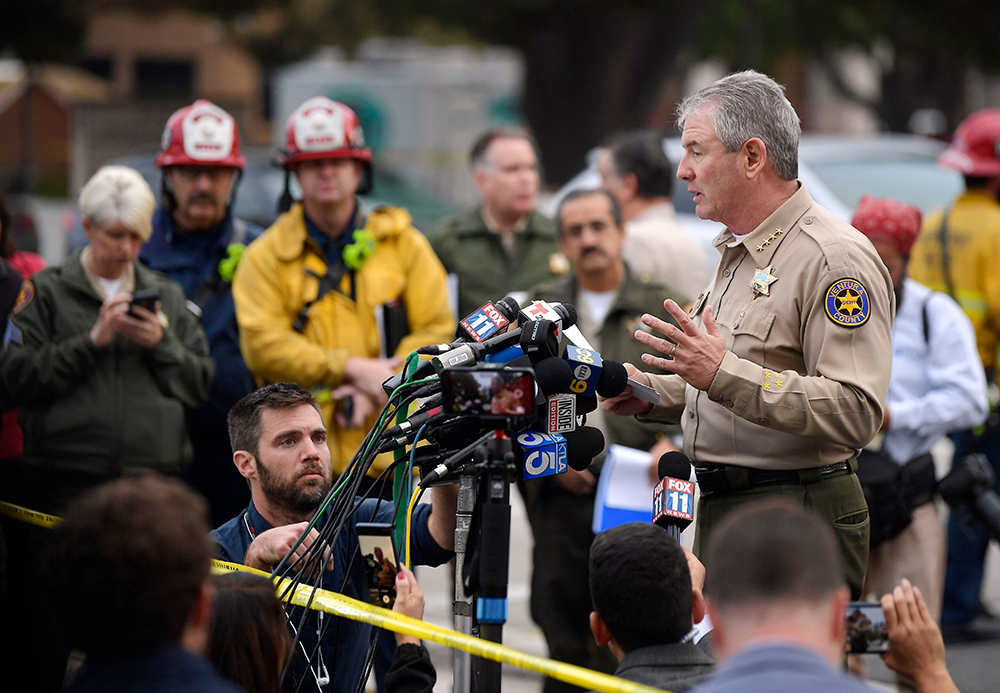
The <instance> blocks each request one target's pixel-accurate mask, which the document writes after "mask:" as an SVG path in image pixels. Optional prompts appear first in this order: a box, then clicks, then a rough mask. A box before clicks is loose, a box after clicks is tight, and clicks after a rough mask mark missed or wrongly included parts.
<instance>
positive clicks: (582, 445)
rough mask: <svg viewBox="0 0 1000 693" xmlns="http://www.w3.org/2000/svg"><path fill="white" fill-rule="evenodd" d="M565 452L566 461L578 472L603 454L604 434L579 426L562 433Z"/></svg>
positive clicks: (592, 428)
mask: <svg viewBox="0 0 1000 693" xmlns="http://www.w3.org/2000/svg"><path fill="white" fill-rule="evenodd" d="M563 437H565V438H566V445H567V452H566V458H567V459H566V461H567V464H569V466H570V467H572V468H573V469H575V470H576V471H578V472H582V471H583V470H584V469H586V468H587V467H589V466H590V463H591V462H593V461H594V458H595V457H597V456H598V455H600V454H601V453H602V452H604V446H605V441H604V433H602V432H601V429H599V428H595V427H593V426H581V427H579V428H577V429H576V430H575V431H570V432H569V433H564V434H563Z"/></svg>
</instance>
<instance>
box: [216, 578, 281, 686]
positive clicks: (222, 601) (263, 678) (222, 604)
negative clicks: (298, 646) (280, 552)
mask: <svg viewBox="0 0 1000 693" xmlns="http://www.w3.org/2000/svg"><path fill="white" fill-rule="evenodd" d="M212 584H213V585H214V586H215V589H216V592H215V602H214V606H213V613H212V623H211V626H210V627H209V633H208V652H206V656H207V657H208V659H209V661H210V662H212V664H214V665H215V668H216V670H217V671H218V672H219V674H221V675H222V676H224V677H225V678H227V679H229V680H230V681H235V682H236V683H238V684H239V685H240V686H241V687H243V688H244V689H245V690H246V691H247V693H278V691H280V690H281V669H282V667H283V666H284V663H285V659H286V658H287V656H288V652H289V650H290V649H291V637H290V636H289V634H288V626H287V624H286V619H285V611H284V609H283V608H282V607H281V602H280V601H279V600H278V598H277V596H276V595H275V591H274V583H273V582H271V581H270V580H269V579H267V578H265V577H263V576H260V575H253V574H248V573H228V574H225V575H217V576H214V577H213V578H212Z"/></svg>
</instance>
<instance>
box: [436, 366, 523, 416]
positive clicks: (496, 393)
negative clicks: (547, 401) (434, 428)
mask: <svg viewBox="0 0 1000 693" xmlns="http://www.w3.org/2000/svg"><path fill="white" fill-rule="evenodd" d="M534 376H535V374H534V371H531V370H528V369H514V368H509V367H495V366H494V367H481V366H480V367H476V368H446V369H445V370H443V371H441V387H442V395H443V397H442V402H441V404H442V408H443V409H444V410H445V411H446V412H450V413H452V414H468V415H472V416H477V417H479V418H480V419H485V420H494V421H496V420H500V421H504V420H507V419H510V418H513V417H529V416H534V415H535V377H534Z"/></svg>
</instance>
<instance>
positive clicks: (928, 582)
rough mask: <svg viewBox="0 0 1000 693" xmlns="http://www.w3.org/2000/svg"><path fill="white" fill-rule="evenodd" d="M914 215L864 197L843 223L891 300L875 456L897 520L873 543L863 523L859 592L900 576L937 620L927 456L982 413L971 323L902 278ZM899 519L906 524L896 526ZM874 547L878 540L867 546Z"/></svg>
mask: <svg viewBox="0 0 1000 693" xmlns="http://www.w3.org/2000/svg"><path fill="white" fill-rule="evenodd" d="M920 216H921V215H920V210H919V209H917V208H916V207H913V206H910V205H905V204H902V203H900V202H896V201H894V200H889V199H876V198H873V197H870V196H867V195H866V196H865V197H864V198H862V200H861V202H860V203H859V204H858V209H857V210H856V211H855V213H854V218H853V219H852V220H851V223H852V224H853V225H854V227H855V228H857V229H858V230H859V231H861V232H862V233H863V234H865V235H866V236H867V237H868V238H869V239H870V240H871V242H872V244H873V245H874V246H875V249H876V250H877V251H878V254H879V257H881V258H882V262H884V263H885V266H886V267H887V268H888V270H889V274H890V275H891V276H892V283H893V288H894V290H895V292H896V318H895V321H894V322H893V325H892V379H891V381H890V383H889V395H888V397H887V399H886V412H885V418H884V419H883V422H882V429H881V430H882V431H883V432H884V433H885V436H884V438H883V439H882V447H881V458H882V460H883V461H885V460H886V459H888V460H889V461H891V462H892V463H895V464H896V465H898V466H899V468H900V474H899V476H898V478H897V480H896V487H895V488H896V491H898V492H899V496H901V500H902V504H903V506H904V507H905V510H904V512H903V513H902V514H903V518H904V519H903V520H901V521H900V520H899V517H898V515H897V516H895V519H896V522H895V523H894V524H895V531H892V530H891V529H890V530H889V531H887V532H884V533H882V536H881V537H877V536H876V535H877V534H878V532H877V528H876V527H875V526H874V525H873V533H872V535H873V542H872V548H871V553H870V555H869V559H868V574H867V578H866V581H865V593H866V594H871V593H874V594H876V595H882V594H886V593H889V592H892V589H893V587H894V586H895V585H898V584H899V583H900V581H901V580H902V579H903V578H907V579H909V580H910V582H912V583H913V584H914V585H915V586H917V587H919V588H920V590H921V592H923V594H924V596H925V598H926V600H927V606H928V608H929V610H930V612H931V615H932V616H933V617H934V619H935V620H937V619H938V618H940V615H941V597H942V591H943V587H942V582H943V579H944V557H945V534H944V529H943V527H942V526H941V520H940V518H939V517H938V512H937V507H936V505H935V504H934V499H933V494H934V487H935V476H934V461H933V459H932V458H931V455H930V450H931V447H932V446H933V445H934V444H935V443H936V442H937V441H938V440H940V439H941V438H942V437H943V436H944V435H946V434H948V433H950V432H952V431H958V430H963V429H967V428H971V427H972V426H976V425H978V424H979V423H982V421H983V420H984V419H985V418H986V415H987V412H988V405H987V399H986V378H985V376H984V375H983V368H982V363H981V361H980V359H979V353H978V351H977V350H976V336H975V332H974V331H973V328H972V323H971V322H970V321H969V319H968V318H967V317H966V316H965V313H963V312H962V309H961V308H960V307H959V306H958V304H957V303H955V301H953V300H952V299H951V298H949V297H948V296H947V295H946V294H943V293H939V292H936V291H931V290H930V289H928V288H927V287H926V286H924V285H922V284H919V283H917V282H915V281H914V280H913V279H910V278H909V277H908V276H907V267H908V265H909V260H910V251H911V249H912V248H913V244H914V242H915V241H916V239H917V234H918V233H919V231H920ZM877 440H878V439H877V438H876V441H877ZM869 459H870V458H869ZM864 465H865V459H864V456H862V466H864ZM863 471H864V470H863V469H859V472H858V476H859V477H862V478H863V476H864V474H863ZM899 496H897V498H898V497H899ZM871 512H872V516H873V522H877V521H878V518H879V515H880V514H881V515H883V517H884V513H886V512H887V508H885V507H881V506H876V507H873V508H871ZM907 513H908V514H909V515H910V518H911V519H910V521H909V524H906V523H905V515H906V514H907ZM900 530H901V531H900ZM897 532H898V533H897ZM879 539H881V540H882V542H881V543H880V544H878V545H876V541H878V540H879Z"/></svg>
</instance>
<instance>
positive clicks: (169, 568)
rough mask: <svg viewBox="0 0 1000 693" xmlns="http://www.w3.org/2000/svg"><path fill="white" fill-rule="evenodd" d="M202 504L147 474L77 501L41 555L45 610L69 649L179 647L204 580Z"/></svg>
mask: <svg viewBox="0 0 1000 693" xmlns="http://www.w3.org/2000/svg"><path fill="white" fill-rule="evenodd" d="M208 532H209V527H208V507H207V505H206V504H205V501H204V500H203V499H202V498H200V497H199V496H198V495H197V494H195V493H194V492H192V491H191V490H189V489H188V488H187V487H186V486H185V485H184V484H182V483H181V482H180V481H177V480H174V479H167V478H166V477H162V476H159V475H155V474H146V475H143V476H139V477H130V478H126V479H119V480H117V481H113V482H110V483H108V484H104V485H102V486H99V487H97V488H96V489H94V490H92V491H90V492H88V493H87V494H85V495H83V496H81V497H80V498H79V499H77V500H76V501H75V502H74V503H72V504H71V505H70V507H69V510H68V511H67V512H66V515H65V518H64V520H63V522H62V523H61V524H60V525H59V526H58V527H57V528H56V529H55V532H54V535H53V544H52V547H51V551H50V552H49V556H48V563H47V565H48V574H49V576H50V578H51V580H52V587H53V597H54V603H55V606H56V608H57V611H58V613H59V614H60V616H61V617H62V619H63V620H64V622H65V625H66V630H67V635H68V636H69V638H70V640H71V642H72V644H73V645H75V646H76V647H78V648H79V649H80V650H82V651H83V652H86V653H87V654H90V655H95V656H120V655H124V654H128V653H130V652H135V651H139V650H142V649H145V648H148V647H151V646H154V645H159V644H167V643H173V644H176V643H178V642H179V641H180V638H181V635H182V633H183V632H184V628H185V626H186V624H187V622H188V618H189V617H190V615H191V613H192V611H193V610H194V607H195V604H196V602H197V600H198V597H199V595H200V593H201V589H202V586H203V584H204V582H205V580H206V579H207V578H208V572H209V564H210V561H211V557H212V546H211V542H210V540H209V537H208Z"/></svg>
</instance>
